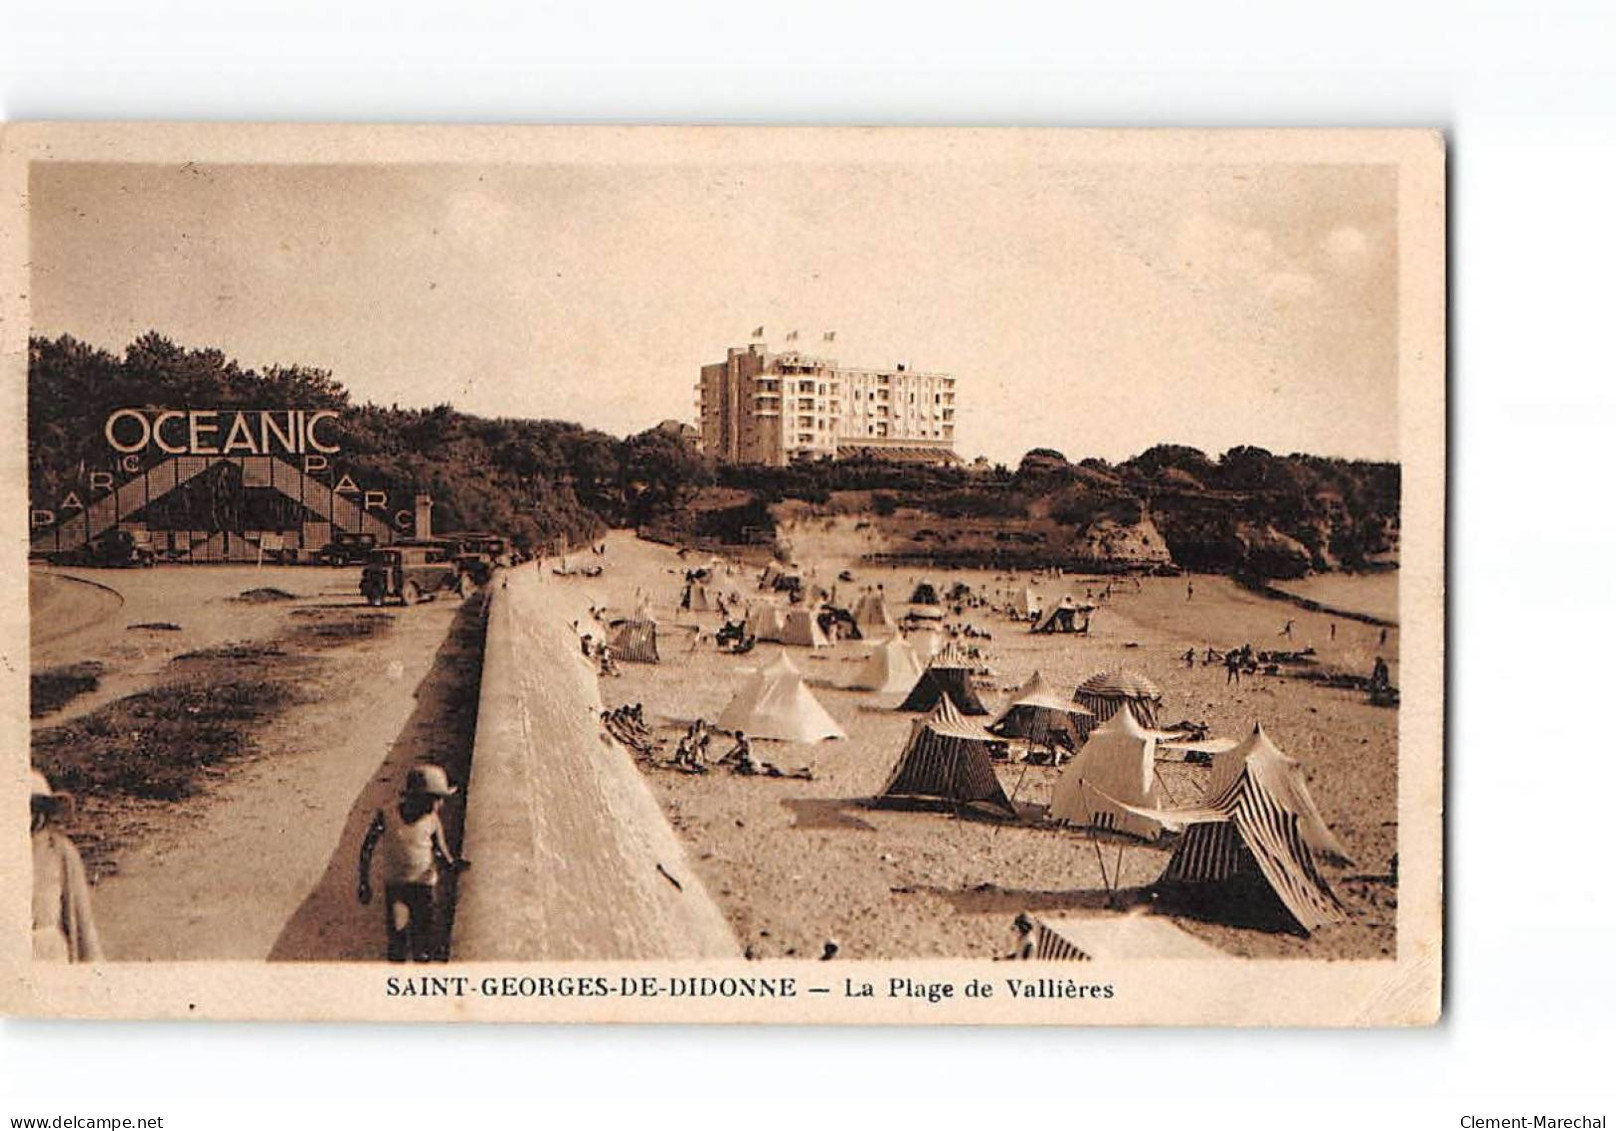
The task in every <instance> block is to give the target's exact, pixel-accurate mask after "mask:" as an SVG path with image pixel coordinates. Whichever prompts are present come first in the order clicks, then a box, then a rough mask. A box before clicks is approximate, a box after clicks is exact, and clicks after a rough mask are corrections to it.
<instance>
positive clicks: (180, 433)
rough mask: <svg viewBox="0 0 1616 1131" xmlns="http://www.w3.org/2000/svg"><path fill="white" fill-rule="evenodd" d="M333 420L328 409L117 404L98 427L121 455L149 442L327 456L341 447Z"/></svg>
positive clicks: (181, 449)
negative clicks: (162, 406)
mask: <svg viewBox="0 0 1616 1131" xmlns="http://www.w3.org/2000/svg"><path fill="white" fill-rule="evenodd" d="M336 419H337V414H336V413H335V412H334V411H332V410H330V409H317V410H315V411H313V412H310V411H309V410H307V409H301V408H295V409H161V410H151V409H140V408H120V409H118V410H117V411H116V412H114V413H112V414H111V415H110V416H108V417H107V423H106V428H105V430H104V431H105V435H106V438H107V443H108V444H109V445H111V447H112V450H113V451H115V452H119V453H122V454H124V455H133V454H135V453H138V452H144V451H146V450H148V449H150V448H152V447H155V448H156V449H157V450H158V451H160V452H162V453H164V454H165V455H171V456H229V455H252V456H256V455H296V456H300V455H306V454H308V453H311V452H319V453H323V454H326V455H331V454H333V453H336V452H339V451H341V450H342V448H341V445H339V444H337V443H336V442H335V431H336V424H335V421H336Z"/></svg>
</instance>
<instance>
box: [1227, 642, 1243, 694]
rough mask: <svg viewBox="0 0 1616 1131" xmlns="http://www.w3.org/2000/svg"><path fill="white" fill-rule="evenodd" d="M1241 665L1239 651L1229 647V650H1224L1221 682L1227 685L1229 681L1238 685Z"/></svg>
mask: <svg viewBox="0 0 1616 1131" xmlns="http://www.w3.org/2000/svg"><path fill="white" fill-rule="evenodd" d="M1241 667H1242V665H1241V662H1240V653H1239V651H1237V650H1234V649H1231V650H1230V651H1228V652H1226V653H1225V654H1224V656H1223V682H1224V685H1225V686H1227V685H1229V684H1231V683H1232V684H1234V685H1235V686H1236V687H1239V686H1240V668H1241Z"/></svg>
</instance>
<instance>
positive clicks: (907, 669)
mask: <svg viewBox="0 0 1616 1131" xmlns="http://www.w3.org/2000/svg"><path fill="white" fill-rule="evenodd" d="M923 670H924V669H923V668H922V667H921V663H920V657H919V656H917V655H915V650H914V649H913V648H911V647H910V646H909V642H908V641H906V640H905V639H904V638H903V637H901V636H893V637H891V638H889V639H888V640H886V641H884V642H882V643H880V644H877V645H876V646H875V647H874V648H873V649H871V651H870V658H869V659H868V660H865V661H864V666H863V667H862V668H860V669H859V673H858V675H856V676H854V677H853V682H852V683H851V684H849V685H848V686H849V687H851V688H853V689H854V690H856V691H885V692H893V691H906V690H908V689H909V688H911V687H913V686H914V685H915V681H916V680H918V679H919V678H920V676H921V674H922V672H923Z"/></svg>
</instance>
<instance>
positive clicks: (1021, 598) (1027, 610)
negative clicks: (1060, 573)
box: [1009, 589, 1043, 620]
mask: <svg viewBox="0 0 1616 1131" xmlns="http://www.w3.org/2000/svg"><path fill="white" fill-rule="evenodd" d="M1009 605H1010V612H1011V613H1012V614H1013V615H1014V616H1015V617H1016V618H1017V619H1018V620H1035V619H1037V617H1038V614H1039V610H1040V609H1041V608H1042V607H1043V604H1042V602H1041V601H1040V600H1039V599H1038V594H1036V593H1034V592H1033V591H1032V590H1031V589H1012V590H1011V591H1010V600H1009Z"/></svg>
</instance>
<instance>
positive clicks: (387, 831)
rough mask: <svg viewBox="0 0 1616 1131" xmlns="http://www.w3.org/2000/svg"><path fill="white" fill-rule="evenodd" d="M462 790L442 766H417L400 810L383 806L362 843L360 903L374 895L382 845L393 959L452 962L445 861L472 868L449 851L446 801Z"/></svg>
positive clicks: (407, 782) (408, 779)
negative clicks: (375, 861) (443, 894)
mask: <svg viewBox="0 0 1616 1131" xmlns="http://www.w3.org/2000/svg"><path fill="white" fill-rule="evenodd" d="M457 792H458V790H457V789H456V788H455V787H454V786H452V785H450V784H449V775H448V774H446V773H444V771H443V767H442V766H437V765H433V764H432V763H430V762H426V763H422V764H421V765H418V766H411V767H410V770H409V772H408V773H407V774H405V775H404V789H403V791H402V792H401V794H400V795H399V799H398V807H397V810H396V812H394V813H393V814H392V815H391V819H390V818H389V814H387V813H386V812H384V811H382V810H380V809H378V810H377V811H376V816H375V817H373V818H372V819H371V822H370V828H369V829H368V830H367V831H366V832H365V842H364V844H362V845H361V846H360V848H359V902H360V903H365V904H368V903H369V902H370V898H371V889H370V861H371V857H372V855H374V853H375V851H376V846H377V844H378V843H379V844H380V845H381V848H382V910H383V911H384V912H385V913H386V917H387V919H386V922H387V961H389V962H410V961H414V962H447V961H448V960H449V940H448V939H447V938H446V937H444V908H443V906H442V901H441V899H440V896H439V877H440V872H439V870H438V868H439V865H440V864H441V865H443V866H444V867H446V868H449V869H451V870H452V871H455V872H460V871H464V870H465V869H467V868H469V867H471V864H470V862H469V861H466V860H457V859H456V858H455V855H454V853H452V852H450V851H449V842H448V840H447V839H446V838H445V836H444V832H443V818H442V812H443V802H444V800H445V799H446V798H449V797H453V796H454V795H455V794H456V793H457Z"/></svg>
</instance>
